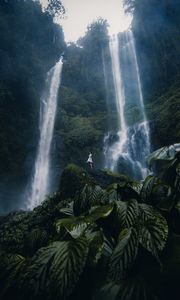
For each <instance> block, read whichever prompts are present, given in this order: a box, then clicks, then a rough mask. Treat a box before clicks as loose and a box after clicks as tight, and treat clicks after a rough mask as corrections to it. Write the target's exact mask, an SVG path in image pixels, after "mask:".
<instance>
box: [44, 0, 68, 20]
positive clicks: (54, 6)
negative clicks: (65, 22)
mask: <svg viewBox="0 0 180 300" xmlns="http://www.w3.org/2000/svg"><path fill="white" fill-rule="evenodd" d="M46 10H47V12H48V13H49V14H50V15H51V16H52V17H57V16H63V15H64V14H65V8H64V6H63V4H62V2H61V1H60V0H48V6H47V8H46Z"/></svg>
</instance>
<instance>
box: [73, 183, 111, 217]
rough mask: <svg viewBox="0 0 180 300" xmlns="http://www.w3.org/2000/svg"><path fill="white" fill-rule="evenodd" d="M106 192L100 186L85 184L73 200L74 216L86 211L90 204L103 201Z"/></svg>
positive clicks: (93, 204) (97, 203)
mask: <svg viewBox="0 0 180 300" xmlns="http://www.w3.org/2000/svg"><path fill="white" fill-rule="evenodd" d="M105 200H106V192H105V191H104V190H103V189H102V188H101V187H100V186H90V185H88V184H86V185H85V187H84V188H83V190H82V192H81V193H79V194H78V195H77V196H76V197H75V200H74V205H73V210H74V214H75V215H76V216H79V215H81V214H83V213H86V212H87V211H88V210H89V209H90V208H91V207H92V206H95V205H99V204H102V203H104V202H105Z"/></svg>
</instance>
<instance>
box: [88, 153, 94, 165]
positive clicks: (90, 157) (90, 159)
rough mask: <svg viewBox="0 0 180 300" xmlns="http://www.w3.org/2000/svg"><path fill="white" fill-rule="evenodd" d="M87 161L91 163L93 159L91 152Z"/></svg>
mask: <svg viewBox="0 0 180 300" xmlns="http://www.w3.org/2000/svg"><path fill="white" fill-rule="evenodd" d="M87 163H91V164H92V163H93V160H92V154H91V153H90V154H89V157H88V160H87Z"/></svg>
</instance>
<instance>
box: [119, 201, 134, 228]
mask: <svg viewBox="0 0 180 300" xmlns="http://www.w3.org/2000/svg"><path fill="white" fill-rule="evenodd" d="M138 215H139V207H138V202H137V201H136V200H134V199H132V200H129V201H127V202H123V201H117V202H116V203H115V210H114V215H113V216H114V218H115V222H116V223H117V224H118V225H119V226H120V228H130V227H132V226H133V225H134V224H135V222H136V220H137V218H138Z"/></svg>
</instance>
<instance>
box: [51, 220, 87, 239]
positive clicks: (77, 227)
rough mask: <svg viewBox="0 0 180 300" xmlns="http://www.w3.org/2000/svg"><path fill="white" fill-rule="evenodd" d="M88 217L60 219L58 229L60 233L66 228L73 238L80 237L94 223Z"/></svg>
mask: <svg viewBox="0 0 180 300" xmlns="http://www.w3.org/2000/svg"><path fill="white" fill-rule="evenodd" d="M92 223H93V221H91V220H90V219H88V218H85V217H84V216H81V217H73V218H65V219H60V220H58V221H57V222H56V230H57V232H58V233H60V234H61V233H63V229H65V230H66V231H67V232H68V233H69V234H70V235H71V236H72V237H73V238H77V237H79V236H80V235H81V234H82V233H83V232H84V231H85V230H86V229H87V227H88V226H89V225H90V224H92Z"/></svg>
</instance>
